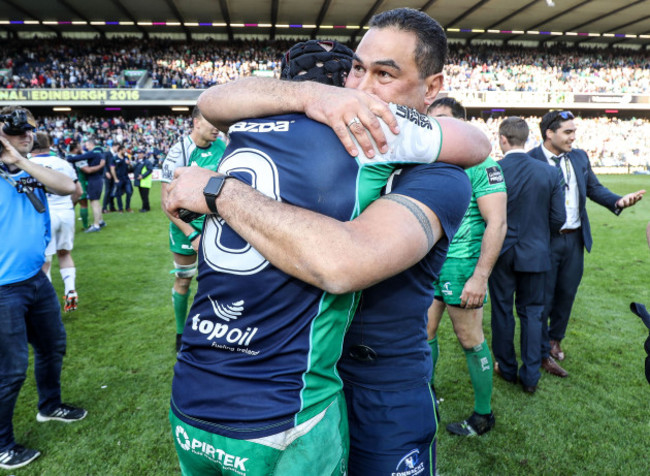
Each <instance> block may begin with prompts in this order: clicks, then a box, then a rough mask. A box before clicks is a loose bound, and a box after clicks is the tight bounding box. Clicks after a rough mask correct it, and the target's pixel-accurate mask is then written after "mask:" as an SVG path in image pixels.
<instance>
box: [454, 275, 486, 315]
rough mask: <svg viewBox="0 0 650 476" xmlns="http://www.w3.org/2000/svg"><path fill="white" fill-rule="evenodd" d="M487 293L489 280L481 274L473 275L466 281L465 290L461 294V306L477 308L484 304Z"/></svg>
mask: <svg viewBox="0 0 650 476" xmlns="http://www.w3.org/2000/svg"><path fill="white" fill-rule="evenodd" d="M486 294H487V280H486V279H483V278H481V277H480V276H476V275H472V277H471V278H469V279H468V280H467V281H466V282H465V286H463V292H462V293H461V294H460V307H464V308H466V309H476V308H479V307H481V306H482V305H483V301H484V300H485V295H486Z"/></svg>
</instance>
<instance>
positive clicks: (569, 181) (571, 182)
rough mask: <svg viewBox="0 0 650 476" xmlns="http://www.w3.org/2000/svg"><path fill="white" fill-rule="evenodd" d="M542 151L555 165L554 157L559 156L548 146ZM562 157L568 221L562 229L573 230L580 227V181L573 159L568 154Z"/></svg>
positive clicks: (561, 163)
mask: <svg viewBox="0 0 650 476" xmlns="http://www.w3.org/2000/svg"><path fill="white" fill-rule="evenodd" d="M542 152H544V156H545V157H546V161H547V162H548V163H549V165H552V166H553V167H555V166H556V165H555V161H554V160H553V157H558V156H556V155H555V154H554V153H552V152H551V151H549V150H548V149H547V148H546V147H544V146H542ZM559 157H562V158H561V159H560V169H562V175H564V182H565V183H566V185H567V186H566V187H565V189H564V192H565V195H566V199H565V202H564V206H565V208H566V221H565V222H564V225H562V230H573V229H575V228H580V226H581V224H580V210H579V208H578V203H579V199H580V197H579V195H578V181H577V180H576V173H575V170H574V169H573V165H571V161H570V160H569V158H568V157H567V155H566V154H562V155H561V156H559Z"/></svg>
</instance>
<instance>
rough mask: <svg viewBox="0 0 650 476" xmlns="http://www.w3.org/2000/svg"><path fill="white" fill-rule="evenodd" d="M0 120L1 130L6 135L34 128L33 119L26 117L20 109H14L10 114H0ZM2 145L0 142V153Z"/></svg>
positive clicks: (21, 132)
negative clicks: (1, 123)
mask: <svg viewBox="0 0 650 476" xmlns="http://www.w3.org/2000/svg"><path fill="white" fill-rule="evenodd" d="M0 121H2V122H4V123H5V124H4V126H2V132H4V133H5V134H7V135H8V136H19V135H21V134H24V133H25V132H27V131H32V130H34V129H36V126H35V124H34V123H33V121H30V119H29V118H28V117H27V112H26V111H24V110H22V109H16V110H15V111H13V112H12V113H11V114H4V115H0ZM3 150H4V147H3V146H2V143H0V154H2V152H3Z"/></svg>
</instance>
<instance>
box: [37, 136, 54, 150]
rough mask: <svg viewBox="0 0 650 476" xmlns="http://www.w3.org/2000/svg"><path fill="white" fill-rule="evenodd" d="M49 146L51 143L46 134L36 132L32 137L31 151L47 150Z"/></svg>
mask: <svg viewBox="0 0 650 476" xmlns="http://www.w3.org/2000/svg"><path fill="white" fill-rule="evenodd" d="M51 145H52V142H51V141H50V136H49V135H48V134H47V132H37V133H36V135H35V136H34V147H33V150H41V149H49V148H50V146H51Z"/></svg>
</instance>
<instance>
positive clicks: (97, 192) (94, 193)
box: [86, 175, 104, 200]
mask: <svg viewBox="0 0 650 476" xmlns="http://www.w3.org/2000/svg"><path fill="white" fill-rule="evenodd" d="M102 188H104V181H103V180H102V176H101V175H100V176H99V177H98V178H96V179H90V178H89V179H88V185H87V188H86V194H87V195H88V200H99V198H100V197H101V196H102Z"/></svg>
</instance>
